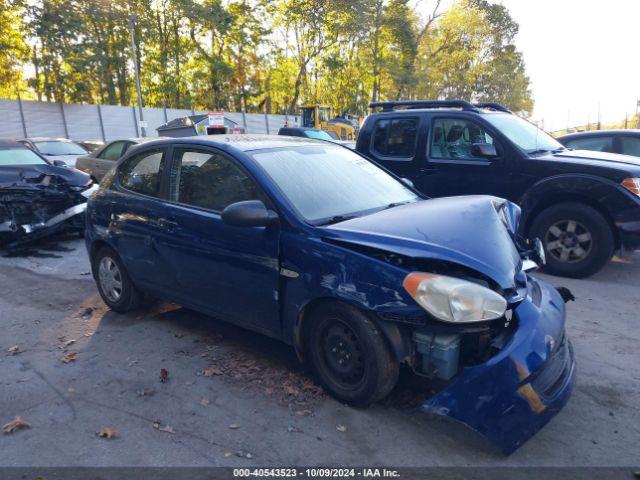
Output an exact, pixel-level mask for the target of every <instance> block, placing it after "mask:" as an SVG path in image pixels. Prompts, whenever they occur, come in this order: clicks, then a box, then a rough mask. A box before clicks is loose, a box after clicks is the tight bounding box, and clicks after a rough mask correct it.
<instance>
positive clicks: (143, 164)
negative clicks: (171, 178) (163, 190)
mask: <svg viewBox="0 0 640 480" xmlns="http://www.w3.org/2000/svg"><path fill="white" fill-rule="evenodd" d="M164 163H165V160H164V150H151V151H148V152H142V153H140V154H139V155H135V156H133V157H131V158H129V159H127V160H126V161H125V162H123V163H122V165H120V168H119V169H118V176H119V179H120V185H122V186H123V187H124V188H126V189H127V190H131V191H132V192H136V193H140V194H142V195H149V196H151V197H159V196H160V184H161V182H162V172H163V170H164Z"/></svg>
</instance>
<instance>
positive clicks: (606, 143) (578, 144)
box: [566, 137, 613, 152]
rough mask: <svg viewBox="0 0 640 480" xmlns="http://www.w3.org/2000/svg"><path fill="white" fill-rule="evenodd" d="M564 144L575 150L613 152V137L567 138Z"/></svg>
mask: <svg viewBox="0 0 640 480" xmlns="http://www.w3.org/2000/svg"><path fill="white" fill-rule="evenodd" d="M566 146H567V147H568V148H573V149H575V150H590V151H592V152H613V137H592V138H576V139H575V140H569V141H568V142H567V144H566Z"/></svg>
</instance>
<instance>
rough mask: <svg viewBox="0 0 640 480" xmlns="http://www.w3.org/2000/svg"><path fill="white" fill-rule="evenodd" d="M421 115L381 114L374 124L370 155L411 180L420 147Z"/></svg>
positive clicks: (414, 172)
mask: <svg viewBox="0 0 640 480" xmlns="http://www.w3.org/2000/svg"><path fill="white" fill-rule="evenodd" d="M420 121H421V119H420V117H419V116H418V115H416V116H409V115H399V116H397V117H390V116H384V117H380V118H378V119H376V120H375V123H374V124H373V128H372V133H371V139H370V142H371V143H370V146H369V155H368V156H369V157H371V158H373V160H375V161H376V162H377V163H379V164H381V165H382V166H384V167H385V168H388V169H389V170H391V171H392V172H393V173H395V174H396V175H398V176H400V177H404V178H408V179H410V180H411V181H414V178H415V174H416V165H417V163H418V162H419V156H416V152H418V151H420V149H421V148H423V145H422V143H423V142H421V141H420V140H419V135H418V130H419V129H420Z"/></svg>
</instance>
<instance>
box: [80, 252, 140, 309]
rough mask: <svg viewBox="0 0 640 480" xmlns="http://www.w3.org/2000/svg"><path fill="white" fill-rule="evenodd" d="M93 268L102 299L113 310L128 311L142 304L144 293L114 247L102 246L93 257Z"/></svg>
mask: <svg viewBox="0 0 640 480" xmlns="http://www.w3.org/2000/svg"><path fill="white" fill-rule="evenodd" d="M92 269H93V276H94V278H95V280H96V284H97V286H98V292H99V293H100V296H101V297H102V301H104V303H106V304H107V306H108V307H109V308H110V309H111V310H113V311H115V312H118V313H126V312H129V311H131V310H134V309H135V308H137V307H138V306H139V305H140V303H141V300H142V294H141V293H140V291H139V290H138V289H137V288H136V287H135V285H134V284H133V282H132V281H131V278H130V277H129V274H128V273H127V270H126V269H125V268H124V264H123V263H122V260H120V257H119V256H118V254H117V253H116V252H115V251H114V250H113V249H111V248H109V247H102V248H101V249H100V250H99V251H98V252H97V253H96V255H95V257H94V258H93V261H92Z"/></svg>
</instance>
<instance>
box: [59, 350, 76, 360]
mask: <svg viewBox="0 0 640 480" xmlns="http://www.w3.org/2000/svg"><path fill="white" fill-rule="evenodd" d="M77 357H78V352H67V353H65V354H64V357H62V358H61V359H60V361H61V362H62V363H69V362H73V361H75V360H76V358H77Z"/></svg>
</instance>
